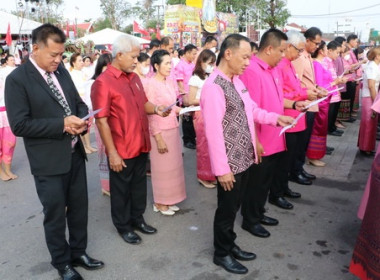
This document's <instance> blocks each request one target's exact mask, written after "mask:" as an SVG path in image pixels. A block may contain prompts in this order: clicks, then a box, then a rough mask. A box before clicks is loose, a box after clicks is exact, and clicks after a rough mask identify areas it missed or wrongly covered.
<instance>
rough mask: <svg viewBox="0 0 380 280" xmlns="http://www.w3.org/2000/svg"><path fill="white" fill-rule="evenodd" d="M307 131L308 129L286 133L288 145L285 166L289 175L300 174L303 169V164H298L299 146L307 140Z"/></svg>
mask: <svg viewBox="0 0 380 280" xmlns="http://www.w3.org/2000/svg"><path fill="white" fill-rule="evenodd" d="M305 133H306V130H303V131H299V132H291V133H286V134H285V138H286V147H287V152H286V160H285V166H286V170H287V174H288V176H291V175H297V174H300V173H301V172H302V170H303V168H302V166H299V164H297V156H298V153H299V149H300V148H299V147H300V146H302V145H303V142H304V141H305Z"/></svg>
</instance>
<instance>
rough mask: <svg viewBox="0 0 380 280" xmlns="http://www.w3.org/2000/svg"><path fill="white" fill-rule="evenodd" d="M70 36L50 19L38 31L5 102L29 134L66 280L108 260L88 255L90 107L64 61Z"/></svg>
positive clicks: (50, 236)
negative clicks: (86, 146) (78, 268)
mask: <svg viewBox="0 0 380 280" xmlns="http://www.w3.org/2000/svg"><path fill="white" fill-rule="evenodd" d="M65 40H66V38H65V35H64V33H63V32H62V30H60V29H59V28H57V27H55V26H54V25H51V24H44V25H42V26H40V27H38V28H36V29H35V30H33V32H32V43H33V53H32V55H31V56H30V59H29V60H28V61H27V62H26V63H25V64H23V65H21V66H19V67H18V68H17V69H16V70H14V71H13V72H12V73H11V75H9V76H8V77H7V80H6V83H5V104H6V108H7V114H8V118H9V123H10V126H11V129H12V131H13V133H14V134H15V135H16V136H20V137H23V138H24V144H25V149H26V153H27V155H28V159H29V163H30V168H31V171H32V174H33V175H34V180H35V184H36V189H37V194H38V197H39V199H40V201H41V203H42V206H43V212H44V215H45V217H44V230H45V238H46V243H47V247H48V249H49V252H50V254H51V258H52V262H51V263H52V265H53V266H54V267H55V268H56V269H57V270H58V273H59V275H60V276H61V277H62V278H63V279H82V277H81V276H80V275H79V273H78V272H77V271H76V270H75V269H74V268H73V266H82V267H84V268H86V269H90V270H91V269H98V268H101V267H103V266H104V264H103V262H101V261H98V260H95V259H92V258H90V257H89V256H88V255H87V254H86V247H87V220H88V215H87V213H88V199H87V180H86V166H85V159H86V153H85V151H84V148H83V144H82V142H81V139H80V137H79V135H80V134H82V133H84V132H86V130H87V121H84V120H82V119H81V118H83V117H84V116H86V115H87V114H88V108H87V106H86V104H85V103H84V102H83V101H82V100H81V98H80V97H79V94H78V92H77V90H76V88H75V86H74V83H73V82H72V80H71V78H70V75H69V73H68V72H67V71H66V69H65V68H64V67H63V66H62V65H61V63H60V62H61V59H62V54H63V52H64V50H65V48H64V43H65ZM66 222H67V225H68V229H69V240H68V241H66V236H65V229H66Z"/></svg>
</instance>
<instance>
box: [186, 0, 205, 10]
mask: <svg viewBox="0 0 380 280" xmlns="http://www.w3.org/2000/svg"><path fill="white" fill-rule="evenodd" d="M202 2H203V1H202V0H186V6H190V7H196V8H200V9H202Z"/></svg>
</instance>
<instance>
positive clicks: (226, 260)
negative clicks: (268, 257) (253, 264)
mask: <svg viewBox="0 0 380 280" xmlns="http://www.w3.org/2000/svg"><path fill="white" fill-rule="evenodd" d="M214 264H216V265H219V266H221V267H223V268H224V269H225V270H227V271H228V272H231V273H235V274H246V273H247V272H248V268H246V267H245V266H244V265H242V264H241V263H239V262H238V261H237V260H235V259H234V257H231V256H230V255H227V256H225V257H217V256H214Z"/></svg>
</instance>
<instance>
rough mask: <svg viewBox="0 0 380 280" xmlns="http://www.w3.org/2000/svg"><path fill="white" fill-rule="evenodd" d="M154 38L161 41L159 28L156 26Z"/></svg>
mask: <svg viewBox="0 0 380 280" xmlns="http://www.w3.org/2000/svg"><path fill="white" fill-rule="evenodd" d="M156 38H157V39H158V40H161V31H160V27H159V26H157V33H156Z"/></svg>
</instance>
